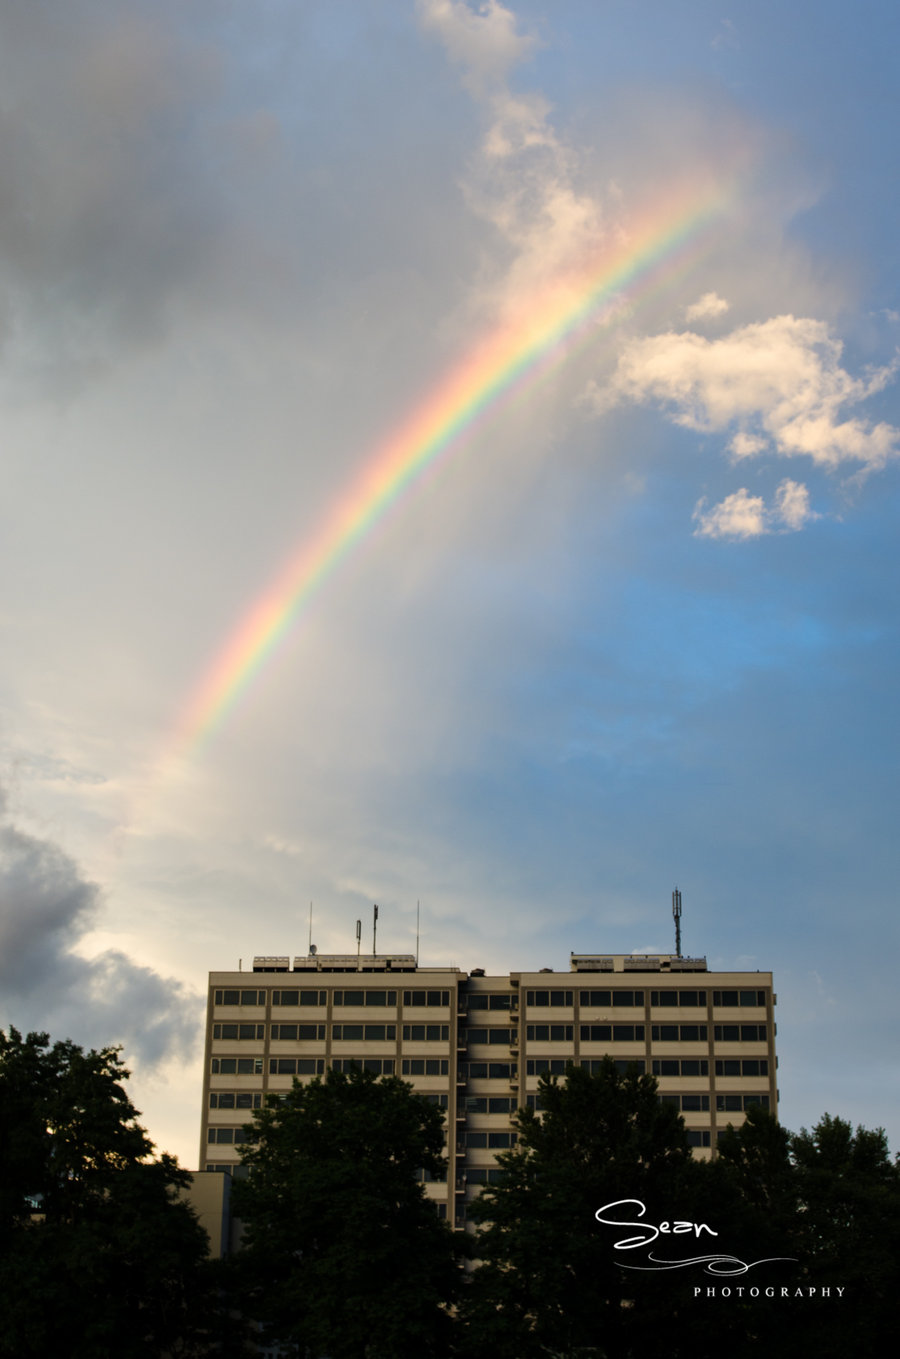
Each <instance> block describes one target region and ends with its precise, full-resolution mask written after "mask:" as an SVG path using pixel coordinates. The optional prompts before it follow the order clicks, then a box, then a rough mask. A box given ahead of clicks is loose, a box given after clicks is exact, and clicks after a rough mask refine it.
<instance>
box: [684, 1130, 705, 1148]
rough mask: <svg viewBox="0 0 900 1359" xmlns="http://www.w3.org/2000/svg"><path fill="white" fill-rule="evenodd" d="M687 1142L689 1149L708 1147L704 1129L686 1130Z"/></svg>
mask: <svg viewBox="0 0 900 1359" xmlns="http://www.w3.org/2000/svg"><path fill="white" fill-rule="evenodd" d="M687 1140H688V1146H689V1147H708V1146H709V1133H708V1132H707V1131H706V1130H705V1129H700V1128H688V1130H687Z"/></svg>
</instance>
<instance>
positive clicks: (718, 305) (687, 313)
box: [684, 293, 731, 321]
mask: <svg viewBox="0 0 900 1359" xmlns="http://www.w3.org/2000/svg"><path fill="white" fill-rule="evenodd" d="M730 306H731V303H730V302H726V301H725V298H724V297H720V296H719V294H718V293H704V294H703V296H702V297H700V298H698V299H697V301H696V302H693V303H691V305H690V306H689V307H685V309H684V319H685V320H686V321H705V320H708V319H711V318H712V317H714V316H722V315H723V314H724V313H725V312H726V311H728V309H729V307H730Z"/></svg>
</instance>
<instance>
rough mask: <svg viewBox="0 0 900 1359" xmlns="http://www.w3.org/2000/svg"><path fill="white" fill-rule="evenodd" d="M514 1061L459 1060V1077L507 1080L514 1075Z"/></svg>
mask: <svg viewBox="0 0 900 1359" xmlns="http://www.w3.org/2000/svg"><path fill="white" fill-rule="evenodd" d="M517 1070H518V1067H517V1065H516V1063H515V1062H460V1070H459V1074H460V1079H465V1077H466V1075H467V1074H468V1076H469V1078H470V1080H490V1081H508V1080H512V1079H513V1077H514V1076H515V1075H516V1072H517Z"/></svg>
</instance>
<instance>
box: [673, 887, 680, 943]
mask: <svg viewBox="0 0 900 1359" xmlns="http://www.w3.org/2000/svg"><path fill="white" fill-rule="evenodd" d="M672 919H673V920H674V921H675V957H676V958H680V957H681V893H680V892H679V890H678V888H677V887H676V888H675V891H674V892H673V893H672Z"/></svg>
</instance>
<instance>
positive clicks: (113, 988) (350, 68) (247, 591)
mask: <svg viewBox="0 0 900 1359" xmlns="http://www.w3.org/2000/svg"><path fill="white" fill-rule="evenodd" d="M898 41H900V12H898V10H897V7H896V6H895V5H893V4H889V3H886V2H883V0H861V2H860V3H859V4H858V5H857V6H856V7H855V8H854V9H853V11H852V13H851V11H850V10H849V9H848V7H847V6H846V4H844V3H843V2H842V0H840V2H839V0H815V3H813V2H812V0H794V3H792V4H790V5H785V4H783V3H776V2H775V0H752V2H751V0H733V2H732V3H726V4H724V5H723V4H721V3H715V4H713V3H711V0H684V3H681V4H678V5H672V4H670V3H668V0H598V2H596V3H595V2H594V0H591V2H590V3H587V2H586V0H554V3H553V4H548V3H546V0H543V3H538V0H511V3H510V4H509V5H505V4H501V3H499V0H488V3H486V4H475V3H466V0H418V2H417V0H321V2H320V0H303V3H300V4H297V3H296V0H293V3H287V0H254V3H246V0H192V3H191V4H190V5H184V4H182V3H179V0H118V3H116V4H110V3H108V0H107V2H104V0H46V2H45V3H42V4H41V5H39V6H38V5H34V4H33V3H29V0H0V90H2V95H0V422H2V438H0V459H2V462H0V465H2V497H0V589H2V594H0V629H2V638H0V807H2V812H0V1023H3V1024H4V1025H8V1024H14V1025H15V1026H16V1027H17V1028H18V1029H20V1030H21V1031H23V1032H24V1031H28V1030H31V1029H40V1030H46V1031H49V1032H50V1033H51V1034H52V1035H53V1037H59V1038H61V1037H71V1038H73V1039H74V1040H75V1041H77V1042H80V1043H84V1044H89V1045H92V1046H102V1045H107V1044H122V1045H123V1047H124V1054H125V1059H126V1062H127V1064H128V1065H129V1066H130V1068H131V1069H132V1071H133V1073H134V1076H133V1080H132V1087H131V1088H132V1095H133V1098H134V1100H135V1102H136V1104H137V1105H138V1107H139V1108H140V1109H141V1110H142V1115H143V1122H144V1123H145V1125H146V1126H147V1128H148V1130H149V1133H150V1135H151V1137H152V1138H153V1139H154V1141H155V1142H156V1143H157V1144H158V1145H159V1146H160V1147H161V1148H162V1149H165V1150H168V1151H170V1152H173V1153H175V1154H177V1155H178V1157H179V1158H180V1160H181V1161H182V1163H183V1164H185V1165H187V1166H188V1167H192V1166H195V1165H196V1163H197V1138H198V1133H199V1120H200V1094H201V1032H202V1023H203V1016H204V1003H205V1002H204V997H205V989H206V976H207V973H208V972H209V971H210V970H227V969H233V968H237V967H238V966H239V965H242V966H243V967H244V968H249V967H250V966H251V965H252V958H253V956H254V955H259V954H262V955H265V954H288V955H294V954H299V953H305V952H306V950H307V946H308V942H309V937H310V934H309V931H310V925H309V921H310V907H311V906H312V937H313V940H314V942H315V944H316V945H317V947H318V949H319V951H320V952H352V951H353V950H354V947H355V928H356V921H357V919H362V921H363V930H364V933H363V938H364V940H365V939H367V938H368V937H369V935H368V930H369V928H370V921H371V916H372V905H373V903H376V902H377V903H378V905H379V912H380V915H379V922H378V946H379V950H382V949H384V950H390V951H396V952H406V953H413V952H415V949H416V919H417V909H418V911H419V915H420V958H421V961H422V962H423V963H426V964H431V965H450V964H452V965H456V966H459V967H461V968H463V969H466V970H468V969H470V968H473V967H476V966H478V967H484V968H485V969H486V970H487V971H488V972H491V971H493V972H500V973H506V972H509V971H510V970H513V969H525V970H536V969H538V968H540V967H552V968H555V969H558V970H566V969H567V968H568V963H569V954H570V953H571V952H576V953H590V952H604V953H612V952H616V953H621V952H631V951H649V952H653V951H667V952H668V951H673V950H674V934H673V925H672V919H671V893H672V890H673V888H675V887H676V886H677V887H679V888H680V890H681V892H682V896H683V911H684V914H683V918H682V937H683V947H684V951H685V952H687V953H689V954H692V955H696V956H704V957H706V958H707V960H708V963H709V967H710V968H711V969H746V970H750V971H753V970H756V969H759V970H763V971H772V972H773V974H774V979H775V989H776V992H777V995H778V1009H777V1018H778V1039H777V1045H778V1051H779V1058H780V1065H779V1088H780V1092H781V1106H780V1113H781V1117H782V1120H783V1121H784V1122H785V1124H786V1125H787V1126H788V1127H790V1128H792V1129H799V1128H800V1127H801V1126H807V1127H809V1126H811V1125H812V1124H813V1123H815V1122H816V1121H817V1120H818V1119H819V1117H820V1116H821V1115H822V1114H823V1113H824V1112H825V1111H828V1112H830V1113H832V1114H835V1115H839V1116H841V1117H843V1118H846V1119H849V1120H850V1121H851V1122H852V1123H854V1124H857V1123H862V1124H864V1125H866V1126H867V1127H875V1126H883V1127H885V1128H886V1129H887V1130H888V1134H889V1137H890V1139H891V1145H892V1148H893V1149H894V1150H897V1149H898V1148H900V1080H898V1074H900V1073H898V1052H900V1044H898V1007H897V1002H896V984H895V978H896V958H897V956H898V945H900V940H898V938H897V912H896V910H895V902H896V884H897V881H898V878H900V865H898V855H897V848H896V843H897V841H896V830H895V826H896V820H897V817H896V812H897V797H896V768H897V756H898V749H897V747H898V722H897V716H896V712H897V697H896V695H897V681H898V632H897V624H898V591H897V585H898V550H897V532H896V524H897V517H898V508H900V479H898V451H900V402H898V393H900V367H898V365H900V357H898V356H900V349H898V344H900V283H898V280H900V269H898V263H900V261H898V237H897V230H896V223H897V218H898V195H900V188H898V183H900V181H898V178H897V176H896V174H895V173H894V160H895V138H896V127H897V124H898V112H900V110H898V92H897V82H896V70H895V58H894V54H895V52H896V50H897V46H898Z"/></svg>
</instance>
